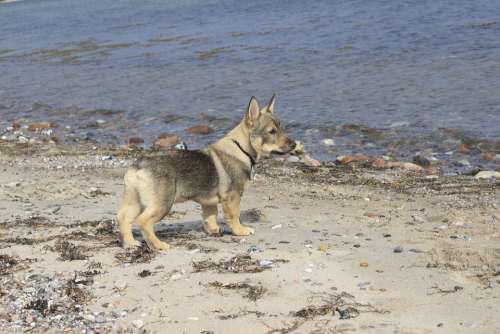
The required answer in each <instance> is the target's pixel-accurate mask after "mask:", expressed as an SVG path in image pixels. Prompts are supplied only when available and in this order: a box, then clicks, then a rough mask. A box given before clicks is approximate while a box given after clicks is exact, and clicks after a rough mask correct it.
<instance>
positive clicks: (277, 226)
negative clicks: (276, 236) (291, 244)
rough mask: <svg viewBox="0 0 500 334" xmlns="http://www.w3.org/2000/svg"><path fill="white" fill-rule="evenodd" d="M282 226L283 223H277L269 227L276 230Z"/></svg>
mask: <svg viewBox="0 0 500 334" xmlns="http://www.w3.org/2000/svg"><path fill="white" fill-rule="evenodd" d="M282 227H283V225H281V224H277V225H274V226H273V227H271V229H272V230H276V229H278V228H282Z"/></svg>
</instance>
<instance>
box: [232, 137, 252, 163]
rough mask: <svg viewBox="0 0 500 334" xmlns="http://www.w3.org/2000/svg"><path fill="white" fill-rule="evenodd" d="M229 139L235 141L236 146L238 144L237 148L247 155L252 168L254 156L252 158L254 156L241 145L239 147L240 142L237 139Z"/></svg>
mask: <svg viewBox="0 0 500 334" xmlns="http://www.w3.org/2000/svg"><path fill="white" fill-rule="evenodd" d="M231 140H232V141H233V143H235V144H236V146H238V148H239V149H240V150H241V152H243V153H244V154H245V155H246V156H247V157H248V159H250V164H251V167H252V168H253V166H254V165H255V158H254V157H252V156H251V155H250V153H248V152H247V151H245V150H244V149H243V147H241V145H240V143H238V141H237V140H234V139H231Z"/></svg>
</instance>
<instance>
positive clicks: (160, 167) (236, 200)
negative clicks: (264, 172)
mask: <svg viewBox="0 0 500 334" xmlns="http://www.w3.org/2000/svg"><path fill="white" fill-rule="evenodd" d="M274 101H275V98H274V96H273V98H272V99H271V101H270V102H269V103H268V105H267V106H266V107H265V108H263V109H260V108H259V105H258V102H257V100H256V99H255V98H254V97H252V99H251V100H250V103H249V105H248V108H247V111H246V114H245V117H244V118H243V120H242V121H241V122H240V124H238V125H237V126H236V127H235V128H234V129H233V130H231V131H230V132H229V133H228V134H227V135H226V136H225V137H223V138H222V139H220V140H218V141H217V142H216V143H214V144H212V145H209V146H208V147H206V148H204V149H203V150H200V151H173V152H170V153H168V154H166V155H164V156H156V157H149V158H142V159H139V160H138V161H136V162H135V163H134V164H133V165H132V166H131V167H130V168H129V170H128V171H127V172H126V174H125V177H124V183H125V191H124V194H123V202H122V205H121V207H120V209H119V211H118V216H117V220H118V225H119V228H120V234H121V239H122V242H123V246H124V247H134V246H136V245H138V242H137V241H136V240H134V238H133V235H132V224H133V223H134V222H135V223H137V225H138V226H139V228H140V230H141V233H142V236H143V238H144V240H145V241H146V243H147V244H148V246H149V247H150V248H152V249H156V250H167V249H168V248H169V245H168V244H167V243H165V242H162V241H161V240H159V239H158V237H157V236H156V234H155V233H154V225H155V224H156V223H158V222H159V221H160V220H162V219H163V217H165V215H167V213H168V212H169V211H170V209H171V207H172V205H173V204H174V203H178V202H183V201H187V200H193V201H195V202H197V203H199V204H201V207H202V216H203V229H204V230H205V232H207V233H208V234H212V235H215V234H219V233H220V231H221V230H220V227H219V225H218V224H217V205H218V204H221V206H222V210H223V212H224V217H225V220H226V222H227V224H228V225H229V227H230V228H231V231H232V233H233V234H234V235H249V234H253V233H254V230H253V229H252V228H250V227H247V226H244V225H242V224H241V223H240V202H241V196H242V194H243V190H244V187H245V184H246V182H247V181H248V180H249V176H250V174H251V159H250V158H249V156H248V155H247V154H249V155H250V156H252V158H254V159H255V160H258V159H260V158H261V157H263V156H267V155H269V154H271V153H273V152H277V153H286V152H290V151H291V150H293V148H294V146H295V142H294V141H291V140H290V139H289V138H288V137H287V136H286V135H285V133H284V132H283V130H282V129H281V127H280V125H279V121H278V120H277V119H276V117H275V116H274V114H273V111H274ZM236 142H237V143H236ZM238 145H239V146H238ZM245 152H246V153H247V154H246V153H245Z"/></svg>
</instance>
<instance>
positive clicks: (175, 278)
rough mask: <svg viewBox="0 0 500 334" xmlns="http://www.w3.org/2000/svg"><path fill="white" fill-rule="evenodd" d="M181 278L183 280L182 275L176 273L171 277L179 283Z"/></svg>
mask: <svg viewBox="0 0 500 334" xmlns="http://www.w3.org/2000/svg"><path fill="white" fill-rule="evenodd" d="M181 278H182V274H179V273H176V274H173V275H172V276H170V279H171V280H172V281H177V280H179V279H181Z"/></svg>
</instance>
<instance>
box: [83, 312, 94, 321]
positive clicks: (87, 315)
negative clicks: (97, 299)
mask: <svg viewBox="0 0 500 334" xmlns="http://www.w3.org/2000/svg"><path fill="white" fill-rule="evenodd" d="M83 319H85V320H87V321H91V322H94V321H95V317H94V315H93V314H85V315H84V316H83Z"/></svg>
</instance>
